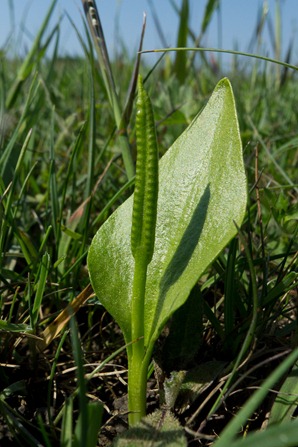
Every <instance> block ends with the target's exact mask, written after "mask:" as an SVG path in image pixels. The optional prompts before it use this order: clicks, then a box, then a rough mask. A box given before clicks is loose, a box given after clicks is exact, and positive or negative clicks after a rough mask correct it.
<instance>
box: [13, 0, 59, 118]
mask: <svg viewBox="0 0 298 447" xmlns="http://www.w3.org/2000/svg"><path fill="white" fill-rule="evenodd" d="M56 3H57V0H53V1H52V3H51V6H50V8H49V11H48V13H47V15H46V17H45V19H44V21H43V23H42V25H41V27H40V30H39V32H38V34H37V36H36V38H35V40H34V42H33V45H32V48H31V50H30V52H29V54H28V55H27V56H26V59H25V60H24V62H23V64H22V66H21V68H20V70H19V71H18V73H17V77H16V80H15V82H14V84H13V85H12V87H11V89H10V90H9V92H8V95H7V98H6V109H11V108H12V107H13V105H14V103H15V101H16V99H17V97H18V95H19V92H20V90H21V87H22V85H23V83H24V82H25V80H26V79H27V78H28V76H29V75H30V73H31V72H32V70H33V62H34V60H35V58H36V55H37V54H38V55H39V56H40V55H41V54H42V52H41V50H40V48H41V44H40V42H41V39H42V37H43V35H44V33H45V30H46V28H47V26H48V24H49V21H50V18H51V16H52V13H53V10H54V8H55V5H56ZM48 44H49V41H48V42H47V45H48ZM45 48H46V46H44V47H43V49H45Z"/></svg>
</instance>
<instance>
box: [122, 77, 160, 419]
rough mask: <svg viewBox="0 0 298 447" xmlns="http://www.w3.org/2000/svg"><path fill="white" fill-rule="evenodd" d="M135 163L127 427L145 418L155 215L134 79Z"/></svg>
mask: <svg viewBox="0 0 298 447" xmlns="http://www.w3.org/2000/svg"><path fill="white" fill-rule="evenodd" d="M136 139H137V163H136V180H135V192H134V202H133V214H132V227H131V251H132V254H133V257H134V259H135V269H134V278H133V290H132V300H131V338H132V341H133V342H134V343H133V344H132V346H130V347H129V349H127V356H128V409H129V424H130V425H135V424H136V423H137V422H139V421H140V420H141V418H142V417H144V416H145V414H146V385H147V370H148V363H149V360H150V352H149V351H147V352H146V347H145V345H144V335H145V329H144V309H145V294H146V279H147V268H148V265H149V263H150V262H151V259H152V256H153V251H154V241H155V227H156V215H157V195H158V150H157V140H156V133H155V124H154V117H153V111H152V106H151V102H150V99H149V96H148V95H147V93H146V91H145V90H144V87H143V84H142V79H141V77H139V79H138V100H137V115H136Z"/></svg>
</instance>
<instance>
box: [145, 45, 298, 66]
mask: <svg viewBox="0 0 298 447" xmlns="http://www.w3.org/2000/svg"><path fill="white" fill-rule="evenodd" d="M173 51H198V52H213V53H226V54H234V55H236V56H245V57H250V58H255V59H260V60H262V61H266V62H272V63H273V64H278V65H282V66H283V67H287V68H291V69H292V70H295V71H298V66H297V65H293V64H288V63H286V62H283V61H280V60H276V59H273V58H271V57H266V56H261V55H259V54H254V53H245V52H242V51H236V50H225V49H220V48H193V47H189V48H158V49H154V50H143V51H142V53H143V54H145V53H169V52H173Z"/></svg>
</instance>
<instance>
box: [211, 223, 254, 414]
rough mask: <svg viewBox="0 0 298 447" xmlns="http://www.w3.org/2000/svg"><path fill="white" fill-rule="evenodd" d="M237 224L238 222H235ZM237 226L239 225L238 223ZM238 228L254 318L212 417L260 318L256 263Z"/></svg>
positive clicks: (212, 409)
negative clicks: (244, 257)
mask: <svg viewBox="0 0 298 447" xmlns="http://www.w3.org/2000/svg"><path fill="white" fill-rule="evenodd" d="M235 225H236V223H235ZM236 226H237V225H236ZM237 230H238V234H239V237H240V240H241V242H242V244H243V246H244V250H245V254H246V259H247V263H248V267H249V272H250V276H251V290H252V301H253V306H252V307H253V308H252V319H251V322H250V325H249V328H248V331H247V334H246V337H245V339H244V342H243V344H242V347H241V349H240V352H239V354H238V356H237V358H236V360H235V362H234V364H233V369H232V371H231V374H230V376H229V378H228V379H227V381H226V383H225V385H224V387H223V388H222V391H221V393H220V395H219V396H218V398H217V400H216V402H215V403H214V405H213V406H212V408H211V410H210V412H209V414H208V417H210V416H211V415H212V414H213V413H214V412H215V411H216V410H217V409H218V407H219V406H220V404H221V402H222V400H223V398H224V395H225V393H226V391H227V390H228V388H229V386H230V385H231V383H232V382H233V380H234V378H235V375H236V372H237V369H238V368H239V366H240V364H241V362H242V360H243V358H244V356H245V354H246V352H247V351H248V349H249V347H250V346H251V344H252V341H253V339H254V337H255V330H256V327H257V319H258V309H259V301H258V287H257V278H256V272H255V269H254V265H253V260H252V257H251V252H250V250H249V248H248V246H247V243H246V241H245V239H244V236H243V234H242V232H241V231H240V229H239V227H238V226H237Z"/></svg>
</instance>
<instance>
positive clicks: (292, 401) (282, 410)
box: [269, 362, 298, 425]
mask: <svg viewBox="0 0 298 447" xmlns="http://www.w3.org/2000/svg"><path fill="white" fill-rule="evenodd" d="M297 376H298V362H296V363H295V365H294V367H293V369H292V371H291V372H290V373H289V374H288V376H287V378H286V379H285V381H284V383H283V385H282V387H281V388H280V390H279V393H278V395H277V396H276V399H275V401H274V404H273V406H272V408H271V412H270V417H269V424H270V425H272V424H276V423H280V422H282V421H285V420H291V419H292V418H293V416H294V413H295V411H296V410H297V405H298V382H297Z"/></svg>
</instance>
